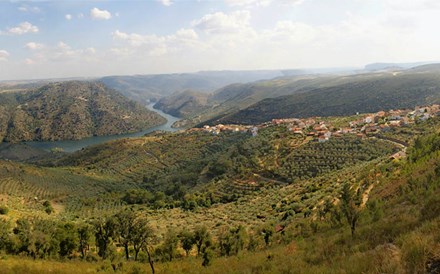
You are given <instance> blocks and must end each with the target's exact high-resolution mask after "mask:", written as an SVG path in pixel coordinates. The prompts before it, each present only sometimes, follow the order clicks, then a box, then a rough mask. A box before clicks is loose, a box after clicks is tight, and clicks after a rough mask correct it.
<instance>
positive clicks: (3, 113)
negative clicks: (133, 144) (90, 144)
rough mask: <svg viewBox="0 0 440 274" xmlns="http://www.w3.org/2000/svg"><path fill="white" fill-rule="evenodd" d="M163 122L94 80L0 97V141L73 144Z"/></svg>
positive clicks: (157, 116)
mask: <svg viewBox="0 0 440 274" xmlns="http://www.w3.org/2000/svg"><path fill="white" fill-rule="evenodd" d="M164 122H165V119H164V118H163V117H161V116H159V115H158V114H156V113H154V112H151V111H149V110H147V109H145V108H144V107H143V106H141V105H140V104H138V103H135V102H134V101H129V100H128V99H126V98H125V97H123V96H122V95H120V94H119V93H117V92H116V91H113V90H110V89H108V88H107V87H105V86H104V85H103V84H100V83H95V82H78V81H75V82H62V83H53V84H48V85H45V86H43V87H40V88H38V89H35V90H34V89H30V90H25V91H20V92H6V93H1V94H0V125H1V126H0V140H4V141H7V142H20V141H30V140H66V139H68V140H71V139H81V138H84V137H89V136H93V135H112V134H121V133H128V132H136V131H140V130H143V129H147V128H149V127H153V126H156V125H159V124H162V123H164Z"/></svg>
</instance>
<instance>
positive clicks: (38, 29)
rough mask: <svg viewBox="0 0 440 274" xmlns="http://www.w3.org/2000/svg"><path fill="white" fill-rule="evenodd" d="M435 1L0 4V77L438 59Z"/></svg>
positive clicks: (65, 0) (61, 0)
mask: <svg viewBox="0 0 440 274" xmlns="http://www.w3.org/2000/svg"><path fill="white" fill-rule="evenodd" d="M439 26H440V1H438V0H137V1H130V0H123V1H122V0H121V1H117V0H113V1H105V0H99V1H89V0H79V1H78V0H76V1H74V0H70V1H69V0H57V1H39V0H34V1H19V0H11V1H5V0H0V80H16V79H41V78H59V77H98V76H105V75H132V74H159V73H182V72H195V71H201V70H258V69H297V68H328V67H363V66H364V65H365V64H368V63H374V62H418V61H435V60H440V50H439V48H440V35H439V33H438V28H439Z"/></svg>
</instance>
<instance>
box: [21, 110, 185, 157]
mask: <svg viewBox="0 0 440 274" xmlns="http://www.w3.org/2000/svg"><path fill="white" fill-rule="evenodd" d="M153 105H154V103H153V104H149V105H147V108H148V109H149V110H152V111H155V112H157V113H159V114H160V115H162V116H163V117H165V118H166V119H167V123H166V124H163V125H160V126H157V127H153V128H149V129H146V130H144V131H140V132H135V133H128V134H120V135H109V136H93V137H89V138H84V139H81V140H75V141H70V140H69V141H55V142H26V144H28V145H30V146H32V147H35V148H40V149H44V150H47V151H49V150H51V149H53V148H61V149H63V150H64V151H65V152H74V151H77V150H80V149H82V148H85V147H88V146H91V145H96V144H100V143H104V142H107V141H111V140H115V139H121V138H127V137H140V136H143V135H145V134H147V133H150V132H153V131H155V130H165V131H176V130H178V129H175V128H172V127H171V125H172V124H173V123H174V122H176V121H179V120H180V118H178V117H174V116H171V115H169V114H166V113H164V112H163V111H161V110H158V109H154V108H153Z"/></svg>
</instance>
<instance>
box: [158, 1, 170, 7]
mask: <svg viewBox="0 0 440 274" xmlns="http://www.w3.org/2000/svg"><path fill="white" fill-rule="evenodd" d="M157 1H158V2H160V3H161V4H162V5H164V6H167V7H169V6H171V5H172V4H173V2H172V1H171V0H157Z"/></svg>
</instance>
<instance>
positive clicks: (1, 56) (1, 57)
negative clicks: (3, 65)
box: [0, 49, 10, 61]
mask: <svg viewBox="0 0 440 274" xmlns="http://www.w3.org/2000/svg"><path fill="white" fill-rule="evenodd" d="M9 55H10V54H9V52H7V51H6V50H3V49H2V50H0V61H6V60H8V57H9Z"/></svg>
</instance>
